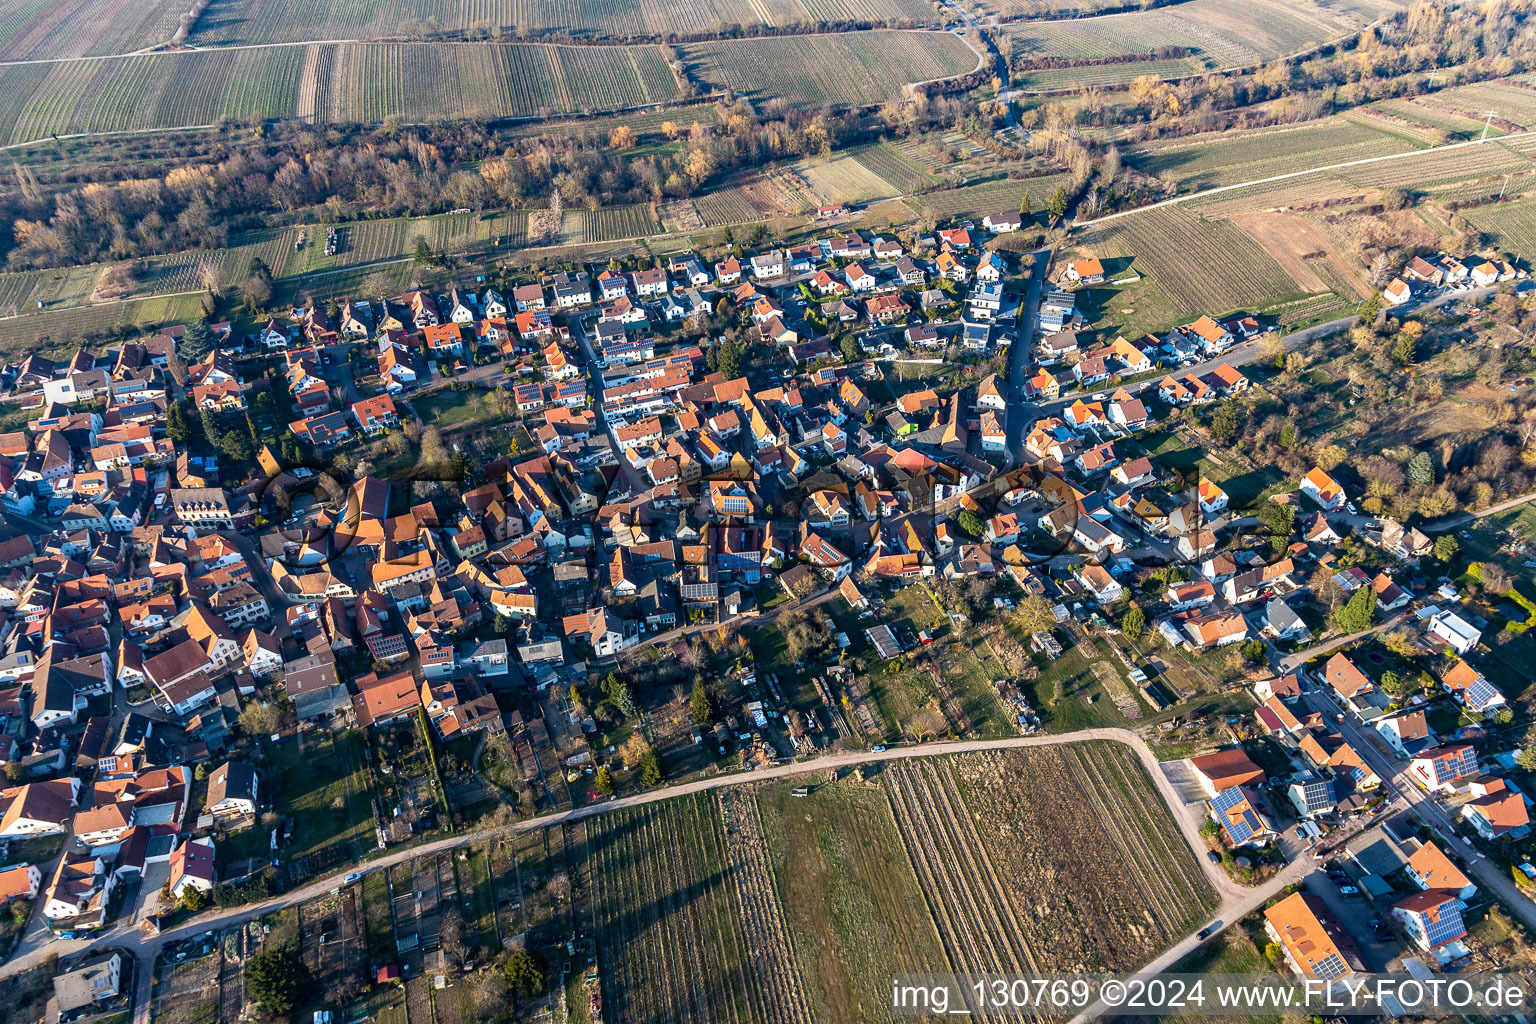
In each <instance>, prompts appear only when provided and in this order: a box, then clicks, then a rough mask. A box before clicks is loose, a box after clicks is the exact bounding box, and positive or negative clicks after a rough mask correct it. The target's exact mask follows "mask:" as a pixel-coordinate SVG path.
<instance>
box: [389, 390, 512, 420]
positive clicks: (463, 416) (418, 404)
mask: <svg viewBox="0 0 1536 1024" xmlns="http://www.w3.org/2000/svg"><path fill="white" fill-rule="evenodd" d="M410 401H411V407H412V408H413V409H415V410H416V413H417V415H419V416H420V417H421V420H422V422H423V423H424V424H426V425H427V426H429V427H437V428H439V429H441V430H462V429H466V428H468V427H471V426H483V425H486V424H489V423H495V422H500V421H501V420H502V419H504V418H505V417H504V416H503V415H502V412H501V410H500V409H499V408H497V406H496V393H495V392H494V391H491V390H488V389H486V388H470V389H469V390H467V391H454V390H453V389H451V388H449V389H447V390H444V391H438V392H434V393H433V394H430V395H426V396H424V397H421V398H413V399H411V400H410Z"/></svg>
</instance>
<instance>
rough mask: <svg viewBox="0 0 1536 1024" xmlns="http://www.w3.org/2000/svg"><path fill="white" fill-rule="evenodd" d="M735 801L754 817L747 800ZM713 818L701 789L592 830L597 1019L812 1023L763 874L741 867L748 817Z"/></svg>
mask: <svg viewBox="0 0 1536 1024" xmlns="http://www.w3.org/2000/svg"><path fill="white" fill-rule="evenodd" d="M727 799H729V798H727ZM726 806H728V807H730V808H731V809H732V810H735V809H737V806H738V805H737V804H736V803H731V804H727V805H726ZM740 806H742V807H743V808H744V811H745V814H748V815H753V816H755V808H753V807H752V803H751V801H750V799H748V800H745V801H743V802H742V803H741V805H740ZM716 814H717V811H716V808H715V805H714V801H713V800H712V799H711V798H710V797H709V796H708V795H696V796H691V797H684V798H681V799H678V800H669V801H666V802H664V803H659V804H652V805H649V806H646V807H641V808H636V809H634V810H625V811H619V812H615V813H613V814H610V815H604V816H603V817H602V818H600V819H596V820H595V822H594V823H593V825H592V826H591V827H590V828H589V836H588V843H587V859H588V868H589V872H590V876H591V878H592V881H593V884H594V886H595V889H596V892H595V893H594V896H593V901H592V902H593V913H594V916H595V918H596V921H595V928H594V929H593V931H594V933H595V934H596V935H598V936H600V937H601V942H600V948H599V964H600V968H601V976H602V980H603V992H604V1016H605V1017H607V1016H608V1015H609V1014H610V1013H611V1014H613V1019H617V1020H632V1021H637V1022H647V1021H675V1022H680V1024H681V1022H688V1021H716V1020H746V1021H762V1020H775V1021H777V1020H790V1021H795V1020H800V1021H808V1020H810V1016H809V1013H808V1011H807V1008H806V1005H807V1004H806V999H805V993H804V992H803V990H802V989H801V986H800V984H799V982H798V979H797V977H796V972H795V970H794V966H793V964H792V962H791V960H790V958H789V955H788V943H787V939H786V938H785V933H784V929H783V923H782V920H781V918H780V917H779V910H778V907H777V906H776V905H775V904H774V901H773V898H772V896H771V894H770V893H769V892H768V891H767V890H768V885H769V881H768V878H767V877H765V876H764V875H763V874H762V873H760V872H757V871H752V870H747V869H746V865H744V864H739V863H738V861H739V860H741V859H744V858H742V857H741V856H739V853H740V852H744V851H739V850H738V848H739V847H740V846H742V845H743V841H742V837H741V835H740V832H739V830H745V829H750V828H754V825H755V823H753V822H750V821H745V820H743V817H742V815H741V814H737V815H734V816H732V817H730V818H728V819H727V820H725V821H723V822H722V821H720V820H718V819H717V817H716ZM761 859H762V858H761V854H760V852H759V854H758V857H757V863H759V864H760V863H761ZM744 919H745V920H744ZM747 922H750V923H751V924H752V925H753V926H754V927H753V932H752V934H751V935H750V937H749V935H748V934H747V932H746V929H745V928H744V927H743V925H744V924H745V923H747ZM775 940H776V941H775ZM679 978H688V979H690V983H689V984H687V985H680V984H677V979H679ZM882 984H883V982H882Z"/></svg>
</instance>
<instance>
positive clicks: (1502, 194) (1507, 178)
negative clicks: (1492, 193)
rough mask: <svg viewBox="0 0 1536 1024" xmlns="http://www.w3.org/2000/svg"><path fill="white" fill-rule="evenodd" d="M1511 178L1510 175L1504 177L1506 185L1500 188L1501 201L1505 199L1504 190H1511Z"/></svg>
mask: <svg viewBox="0 0 1536 1024" xmlns="http://www.w3.org/2000/svg"><path fill="white" fill-rule="evenodd" d="M1509 178H1510V175H1508V174H1506V175H1504V184H1502V185H1500V186H1499V199H1503V198H1504V190H1505V189H1507V188H1509Z"/></svg>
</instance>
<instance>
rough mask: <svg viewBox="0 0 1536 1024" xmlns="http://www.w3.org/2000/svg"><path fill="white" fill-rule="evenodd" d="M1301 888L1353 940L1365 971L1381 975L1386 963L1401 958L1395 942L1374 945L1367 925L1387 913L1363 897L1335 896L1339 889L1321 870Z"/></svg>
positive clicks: (1373, 938)
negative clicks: (1326, 906) (1316, 900)
mask: <svg viewBox="0 0 1536 1024" xmlns="http://www.w3.org/2000/svg"><path fill="white" fill-rule="evenodd" d="M1301 887H1302V890H1303V891H1305V892H1307V893H1309V894H1310V895H1313V896H1317V897H1319V898H1321V899H1322V901H1323V902H1324V903H1326V904H1327V905H1328V909H1329V910H1330V911H1331V912H1332V913H1333V916H1334V917H1335V918H1337V919H1338V921H1339V923H1340V924H1342V925H1343V926H1344V930H1345V931H1347V932H1349V934H1350V935H1352V936H1354V938H1355V944H1356V945H1358V946H1359V947H1360V958H1361V959H1362V960H1364V961H1365V969H1366V970H1368V971H1373V972H1376V973H1378V974H1379V973H1383V972H1385V971H1386V969H1387V964H1388V963H1390V962H1391V961H1392V960H1394V959H1396V958H1397V957H1399V956H1401V955H1402V947H1400V946H1399V945H1398V943H1397V940H1395V939H1388V940H1387V941H1386V942H1377V941H1376V937H1375V933H1374V929H1372V928H1371V921H1373V920H1381V921H1384V920H1386V913H1387V912H1386V911H1385V910H1377V909H1376V908H1375V907H1374V906H1372V905H1371V902H1370V901H1369V900H1367V899H1366V898H1365V894H1364V893H1361V894H1359V895H1355V896H1346V895H1344V894H1343V893H1341V892H1339V887H1338V886H1336V885H1334V884H1333V880H1332V879H1330V878H1329V877H1328V873H1327V872H1326V871H1322V870H1319V871H1314V872H1312V873H1311V874H1310V875H1308V876H1307V877H1306V878H1305V879H1303V880H1302V883H1301ZM1356 888H1358V886H1357V887H1356Z"/></svg>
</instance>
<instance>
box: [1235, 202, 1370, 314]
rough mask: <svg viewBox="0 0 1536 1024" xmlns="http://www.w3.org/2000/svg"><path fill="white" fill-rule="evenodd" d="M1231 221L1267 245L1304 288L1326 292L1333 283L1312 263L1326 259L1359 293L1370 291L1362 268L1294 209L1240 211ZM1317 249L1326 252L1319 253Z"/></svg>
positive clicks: (1277, 259)
mask: <svg viewBox="0 0 1536 1024" xmlns="http://www.w3.org/2000/svg"><path fill="white" fill-rule="evenodd" d="M1230 219H1231V221H1232V223H1233V224H1234V225H1236V226H1237V227H1238V228H1239V229H1241V230H1242V232H1243V233H1244V234H1246V235H1247V236H1248V237H1249V238H1252V239H1253V240H1254V241H1255V242H1258V243H1259V244H1260V245H1261V246H1263V247H1264V251H1265V252H1267V253H1269V254H1270V255H1271V256H1273V257H1274V259H1275V262H1276V263H1278V264H1280V266H1281V267H1283V268H1284V269H1285V272H1286V273H1287V274H1290V275H1291V277H1292V278H1294V279H1295V281H1296V283H1297V284H1298V285H1299V286H1301V288H1302V289H1303V290H1305V291H1309V292H1324V291H1328V290H1329V289H1330V288H1331V287H1332V285H1330V284H1329V283H1328V282H1327V281H1324V280H1323V279H1322V278H1321V277H1319V276H1318V274H1317V271H1316V270H1315V269H1314V267H1313V264H1315V263H1317V262H1323V261H1326V262H1327V263H1329V264H1331V265H1332V266H1333V268H1334V269H1335V270H1336V271H1338V274H1339V276H1341V277H1342V278H1343V279H1344V281H1345V282H1346V283H1347V284H1348V285H1349V286H1350V287H1351V288H1352V289H1354V291H1355V294H1356V295H1357V296H1364V295H1366V294H1368V293H1369V292H1370V287H1369V286H1368V285H1367V284H1366V283H1365V279H1364V278H1362V277H1361V276H1360V274H1359V272H1358V271H1357V270H1356V269H1355V268H1354V267H1353V266H1351V265H1350V263H1349V261H1348V260H1346V259H1344V258H1343V257H1342V256H1340V255H1339V254H1338V253H1337V252H1335V251H1334V249H1333V247H1332V246H1331V245H1330V244H1329V242H1328V240H1327V239H1326V238H1324V237H1323V235H1322V233H1321V232H1320V231H1318V230H1317V228H1316V227H1315V226H1313V224H1312V223H1311V222H1310V221H1308V220H1307V219H1306V218H1305V217H1302V216H1301V215H1299V214H1294V213H1258V212H1255V213H1240V214H1236V215H1234V216H1232V217H1231V218H1230ZM1318 253H1323V254H1325V255H1323V256H1318V255H1317V254H1318Z"/></svg>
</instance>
